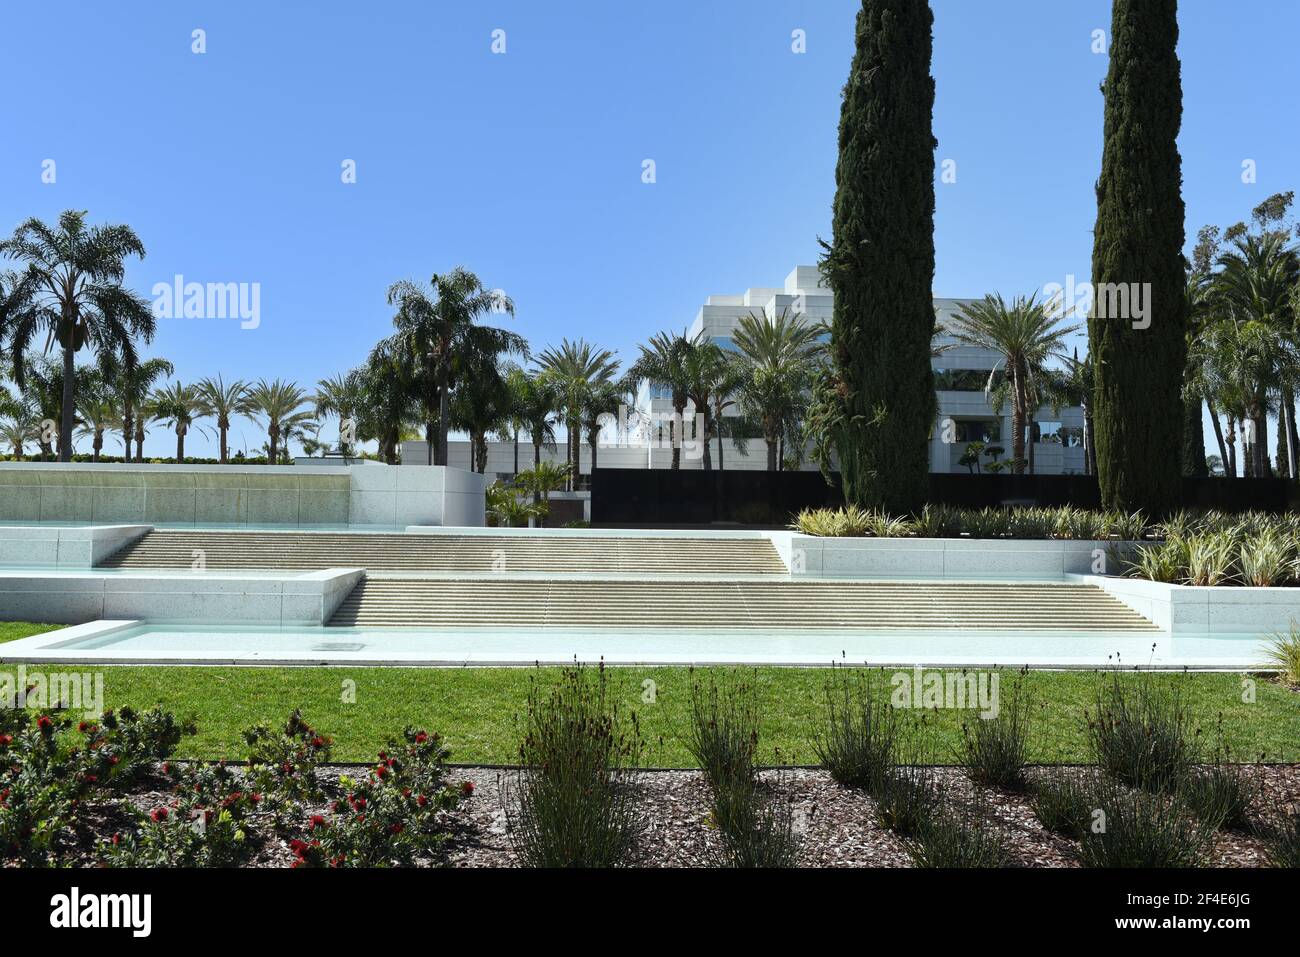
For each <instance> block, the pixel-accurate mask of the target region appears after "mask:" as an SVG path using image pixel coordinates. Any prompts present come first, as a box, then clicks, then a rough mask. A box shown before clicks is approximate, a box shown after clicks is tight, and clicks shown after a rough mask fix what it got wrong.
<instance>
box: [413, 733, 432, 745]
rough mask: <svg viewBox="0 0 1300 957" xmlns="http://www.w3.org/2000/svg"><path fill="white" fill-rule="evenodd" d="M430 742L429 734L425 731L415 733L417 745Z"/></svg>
mask: <svg viewBox="0 0 1300 957" xmlns="http://www.w3.org/2000/svg"><path fill="white" fill-rule="evenodd" d="M428 740H429V736H428V735H427V734H425V733H424V732H423V731H417V732H416V733H415V743H416V744H424V742H426V741H428Z"/></svg>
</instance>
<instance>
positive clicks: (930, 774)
mask: <svg viewBox="0 0 1300 957" xmlns="http://www.w3.org/2000/svg"><path fill="white" fill-rule="evenodd" d="M938 804H939V788H938V783H937V780H936V777H935V773H934V768H933V767H931V766H929V765H918V764H908V765H899V766H898V767H895V768H893V769H892V770H890V772H889V773H888V774H886V775H885V778H884V781H882V782H881V787H880V790H879V792H878V793H877V794H876V820H878V821H879V822H880V826H881V827H887V828H889V830H891V831H893V832H895V833H896V834H901V835H903V836H910V835H914V834H917V833H919V831H920V829H921V827H922V826H923V825H924V824H925V822H926V821H928V820H929V819H930V817H931V816H932V815H933V814H934V812H935V808H937V807H938Z"/></svg>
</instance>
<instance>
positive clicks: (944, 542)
mask: <svg viewBox="0 0 1300 957" xmlns="http://www.w3.org/2000/svg"><path fill="white" fill-rule="evenodd" d="M770 534H772V535H773V544H774V545H776V548H777V552H778V553H779V554H780V555H781V558H782V560H783V561H785V562H786V565H787V567H788V568H789V569H790V574H792V575H809V576H815V577H821V578H955V579H972V578H974V579H979V578H989V579H1002V580H1005V579H1008V578H1011V579H1015V578H1023V579H1041V578H1061V577H1062V576H1064V575H1070V574H1085V573H1092V572H1095V571H1106V570H1109V569H1111V568H1114V567H1116V566H1117V565H1118V564H1119V561H1120V558H1121V556H1122V555H1124V554H1125V553H1126V552H1127V550H1128V549H1130V548H1131V547H1132V543H1131V542H1116V541H1091V542H1090V541H1073V540H1066V539H1045V540H1039V539H972V538H867V537H863V538H850V537H845V538H830V537H827V538H822V537H818V536H815V535H802V534H799V533H791V534H790V535H789V539H788V542H787V541H785V540H781V541H778V540H777V539H776V537H775V535H776V534H778V533H770Z"/></svg>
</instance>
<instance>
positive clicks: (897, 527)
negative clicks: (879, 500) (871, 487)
mask: <svg viewBox="0 0 1300 957" xmlns="http://www.w3.org/2000/svg"><path fill="white" fill-rule="evenodd" d="M867 532H868V534H870V535H873V536H875V537H876V538H907V537H908V536H909V535H911V534H912V523H911V522H909V521H908V520H907V519H905V518H894V517H892V516H890V515H886V514H885V513H884V512H868V513H867Z"/></svg>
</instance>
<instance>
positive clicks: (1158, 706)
mask: <svg viewBox="0 0 1300 957" xmlns="http://www.w3.org/2000/svg"><path fill="white" fill-rule="evenodd" d="M1087 732H1088V743H1089V745H1090V747H1091V750H1092V754H1093V758H1094V759H1095V761H1096V762H1097V765H1098V766H1099V767H1100V768H1101V769H1102V770H1104V771H1106V772H1108V773H1109V774H1112V775H1114V776H1115V777H1116V778H1117V779H1119V780H1120V781H1122V782H1123V783H1125V784H1128V785H1131V786H1133V787H1138V788H1143V789H1146V790H1148V791H1171V790H1174V789H1176V788H1177V787H1178V786H1179V785H1181V784H1182V783H1183V782H1184V781H1186V780H1187V776H1188V774H1189V773H1190V771H1191V768H1192V766H1193V765H1194V764H1196V763H1197V759H1198V741H1199V731H1197V732H1193V730H1192V727H1191V722H1190V720H1189V718H1188V716H1187V711H1186V709H1185V708H1184V706H1183V700H1182V686H1181V684H1179V683H1177V682H1176V681H1170V682H1161V681H1157V680H1155V679H1154V678H1153V677H1152V675H1150V674H1140V675H1135V676H1122V675H1120V674H1119V673H1116V672H1111V673H1110V674H1109V675H1107V676H1104V677H1103V678H1102V679H1101V682H1100V683H1099V685H1098V688H1097V696H1096V713H1095V714H1093V715H1089V716H1088V720H1087Z"/></svg>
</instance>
